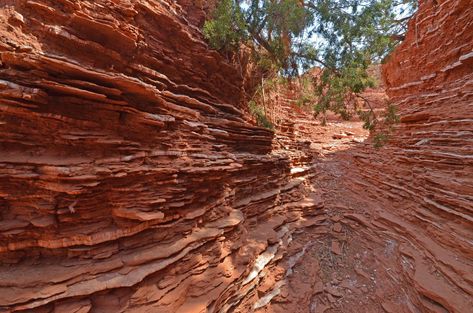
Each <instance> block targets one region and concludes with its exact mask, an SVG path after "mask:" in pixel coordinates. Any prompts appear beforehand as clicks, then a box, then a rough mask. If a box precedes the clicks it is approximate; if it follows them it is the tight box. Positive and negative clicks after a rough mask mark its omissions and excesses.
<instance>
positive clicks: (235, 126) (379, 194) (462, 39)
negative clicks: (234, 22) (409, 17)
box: [0, 0, 473, 313]
mask: <svg viewBox="0 0 473 313" xmlns="http://www.w3.org/2000/svg"><path fill="white" fill-rule="evenodd" d="M208 3H210V2H202V3H200V2H197V1H196V2H192V1H185V0H182V1H170V0H140V1H131V0H123V1H115V0H113V1H111V0H100V1H70V0H60V1H57V0H55V1H53V0H35V1H31V0H28V1H27V0H3V1H2V2H1V5H0V38H1V40H0V60H1V64H0V107H1V109H0V134H1V137H0V312H14V311H24V312H28V311H29V312H84V313H85V312H153V313H154V312H232V310H233V311H234V312H251V311H253V310H254V311H261V312H323V311H326V312H360V308H363V309H364V310H365V311H366V312H382V310H384V311H387V312H446V311H450V312H461V313H466V312H469V310H470V308H471V307H473V304H472V302H471V295H472V294H473V287H472V286H473V277H472V273H473V264H472V259H473V253H472V251H473V249H472V242H473V227H472V225H473V221H472V211H473V208H472V203H473V197H472V195H473V190H472V185H473V166H472V165H473V164H472V163H473V161H472V157H471V156H472V155H473V144H472V140H471V138H472V135H473V110H471V103H472V102H473V70H472V68H473V32H471V29H472V28H473V24H472V23H473V8H472V6H471V1H469V0H447V1H436V2H435V1H423V2H421V5H420V12H419V14H418V15H417V17H416V18H415V19H413V21H411V25H410V30H409V34H408V36H407V39H406V40H405V42H404V43H403V44H402V45H401V46H400V47H399V49H398V50H397V51H396V53H395V54H394V55H393V56H392V57H391V59H390V61H389V63H388V64H387V65H386V66H385V67H384V75H385V77H386V83H387V87H388V93H389V94H390V96H391V97H392V100H393V102H394V103H395V104H396V105H397V106H398V108H399V113H400V115H401V123H400V124H399V125H397V126H396V129H395V133H394V134H393V136H392V140H391V141H390V142H389V144H388V145H386V146H385V147H383V148H381V149H379V150H375V149H373V148H372V145H371V144H370V143H360V140H358V139H356V138H355V139H353V140H351V139H350V138H348V139H346V140H345V139H343V140H345V141H344V142H346V143H347V147H348V148H347V149H346V150H343V149H345V148H343V149H341V148H340V147H341V145H340V144H338V143H335V144H333V145H332V146H330V147H328V146H324V145H325V142H323V140H322V141H320V142H319V141H317V138H316V137H317V136H314V132H313V131H314V130H315V129H317V130H319V131H320V134H325V133H326V131H324V130H322V128H317V127H319V126H317V125H315V124H314V121H312V120H310V119H309V118H307V116H304V114H302V113H300V112H295V111H292V110H291V109H290V106H288V105H287V103H285V104H284V106H283V107H282V109H285V110H288V118H287V120H285V121H282V122H281V125H278V126H277V130H278V131H277V133H276V134H273V133H272V132H271V131H268V130H266V129H262V128H259V127H255V126H254V125H253V124H252V123H251V122H250V119H249V118H248V117H247V116H246V115H245V113H244V89H245V88H244V87H243V85H244V82H243V79H242V77H241V74H240V73H239V72H238V70H237V69H235V68H234V67H233V66H232V65H231V64H229V63H228V62H227V61H226V60H225V59H223V58H222V57H221V56H219V55H218V54H217V53H216V52H214V51H211V50H209V49H208V47H207V45H206V44H205V43H204V42H203V40H202V36H201V34H200V32H199V29H198V28H197V26H196V25H200V23H202V18H203V16H205V14H207V13H206V12H207V11H208V9H209V8H210V5H208ZM188 12H189V13H188ZM334 128H335V129H336V130H337V132H338V131H339V127H338V126H337V125H335V126H334ZM311 130H312V133H311ZM311 136H312V137H311ZM324 136H325V135H324ZM347 136H348V135H346V133H345V134H344V135H343V138H345V137H347ZM305 137H311V138H309V139H304V138H305ZM348 137H349V136H348ZM337 138H338V137H337ZM339 148H340V149H339ZM337 149H339V150H337ZM333 160H335V161H336V162H335V161H333ZM334 190H336V193H333V192H332V191H334ZM329 236H331V237H329ZM350 238H352V239H354V241H353V240H352V241H350V240H349V239H350ZM327 240H328V241H327ZM330 240H331V241H330ZM325 242H328V244H329V246H330V244H331V248H329V250H330V249H331V251H332V252H334V253H335V255H331V254H330V253H331V252H328V254H327V253H326V251H325V250H323V249H322V250H323V251H322V250H317V251H315V250H313V249H319V248H323V247H324V246H323V244H324V243H325ZM340 242H341V245H340V244H339V243H340ZM386 244H387V246H385V245H386ZM361 248H363V249H365V252H363V253H361V252H360V251H361V250H360V249H361ZM318 251H319V252H320V251H321V252H323V253H322V254H323V255H324V256H329V258H328V259H330V258H332V260H335V261H336V262H335V263H337V262H338V263H337V264H338V265H337V264H335V265H336V266H335V265H334V264H330V266H331V268H332V270H333V269H335V270H336V271H339V272H341V271H343V269H346V268H348V267H349V266H350V264H352V263H350V262H352V261H353V262H356V263H357V264H358V265H357V266H361V265H362V263H366V264H368V263H369V262H367V261H365V260H363V256H364V255H367V253H368V254H369V253H371V254H370V255H371V256H372V259H371V261H370V262H371V264H375V265H376V264H378V265H379V264H380V265H379V266H380V267H378V270H379V269H381V268H383V269H386V268H389V270H387V272H385V274H382V273H380V271H378V274H377V276H376V275H374V272H373V273H372V272H369V275H374V276H369V275H368V274H366V271H368V269H366V268H365V270H361V269H360V268H359V267H357V268H356V269H355V272H356V273H355V274H356V275H361V276H367V278H366V277H365V278H359V280H363V279H366V281H368V282H370V280H371V279H373V277H375V278H376V279H377V280H378V281H379V283H378V287H376V286H374V285H369V284H368V283H366V284H365V285H367V287H366V288H367V293H369V292H372V296H373V299H374V300H372V302H369V303H368V302H366V303H368V304H366V305H365V304H364V305H362V306H356V305H358V303H356V305H353V304H350V305H348V306H342V304H341V301H343V300H342V299H347V300H349V299H350V297H349V296H348V293H346V294H344V295H345V296H344V297H341V296H340V295H341V294H343V293H340V291H339V290H338V289H337V288H338V287H334V286H331V285H325V287H324V285H322V287H317V286H318V283H319V281H318V278H317V277H318V276H316V275H315V274H314V273H315V272H316V271H317V269H318V270H319V272H321V273H319V274H320V277H321V279H322V278H324V277H325V278H326V277H327V276H330V275H329V274H327V273H326V272H324V269H325V267H324V266H325V265H326V263H324V262H326V261H327V260H328V259H323V260H321V261H320V262H318V261H316V260H315V257H316V255H317V253H318ZM342 252H343V253H346V255H347V256H348V257H345V258H342V257H343V255H341V256H340V255H338V253H340V254H343V253H342ZM350 253H352V254H350ZM360 254H361V256H360ZM337 258H338V259H337ZM355 259H356V261H354V260H355ZM296 264H302V265H301V267H300V268H298V269H297V270H294V271H293V268H294V267H295V266H296ZM360 264H361V265H360ZM297 266H299V265H297ZM334 266H335V267H334ZM337 266H338V267H337ZM373 266H374V265H373ZM320 269H322V270H320ZM360 273H361V274H360ZM312 274H314V275H312ZM319 274H318V275H319ZM335 274H337V272H335ZM388 274H389V275H388ZM291 275H292V278H291V277H290V276H291ZM347 275H348V274H347ZM383 275H384V276H383ZM335 276H336V275H335ZM335 278H336V277H335ZM327 279H329V280H330V279H331V278H327ZM291 280H292V282H294V284H295V283H297V282H298V283H297V284H296V285H291V286H292V287H291V288H292V289H290V290H289V291H287V290H286V291H284V290H283V289H284V288H283V287H284V286H286V287H287V286H289V285H290V284H291V282H290V281H291ZM335 280H336V279H335ZM365 285H363V288H365V287H364V286H365ZM294 286H295V287H294ZM348 287H350V286H348ZM348 287H347V288H348ZM371 287H373V288H372V289H370V290H368V289H369V288H371ZM375 287H376V288H378V289H376V288H375ZM320 288H321V289H320ZM350 288H354V287H353V286H351V287H350ZM360 288H361V287H360ZM348 289H349V288H348ZM348 289H346V290H348ZM355 289H359V288H358V287H356V288H355ZM344 290H345V289H344ZM322 291H323V292H324V293H322ZM355 291H357V290H355ZM344 292H346V291H344ZM328 294H330V297H331V298H330V297H328ZM332 294H333V296H332ZM322 295H323V297H328V299H329V300H330V301H329V302H324V301H326V298H322ZM355 295H356V296H355V299H356V300H358V299H361V298H362V296H360V295H357V294H356V292H355ZM291 297H292V298H291ZM297 297H299V298H297ZM334 297H335V298H337V299H339V300H336V301H338V302H339V303H338V302H336V301H335V299H333V298H334ZM288 299H292V300H288ZM332 300H333V301H332ZM317 301H319V302H317ZM320 301H321V302H320ZM321 303H322V304H321ZM327 303H328V304H327ZM339 304H340V305H339ZM324 308H325V309H324ZM393 308H394V309H393ZM327 310H328V311H327ZM330 310H332V311H330Z"/></svg>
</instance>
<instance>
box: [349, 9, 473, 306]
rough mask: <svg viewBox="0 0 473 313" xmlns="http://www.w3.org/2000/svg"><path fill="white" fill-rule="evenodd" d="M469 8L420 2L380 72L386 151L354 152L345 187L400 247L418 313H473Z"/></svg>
mask: <svg viewBox="0 0 473 313" xmlns="http://www.w3.org/2000/svg"><path fill="white" fill-rule="evenodd" d="M472 29H473V7H472V6H471V1H468V0H447V1H421V2H420V8H419V12H418V14H417V15H416V16H415V18H413V19H412V20H411V22H410V27H409V32H408V34H407V37H406V40H405V41H404V42H403V43H402V44H401V46H400V47H398V48H397V50H396V51H395V52H394V54H393V55H392V56H391V57H390V58H389V61H388V63H387V64H386V65H385V66H384V68H383V72H384V76H385V80H386V84H387V93H388V95H389V96H390V98H391V101H392V103H393V104H395V105H396V107H397V108H398V113H399V115H400V123H399V124H398V125H396V127H395V131H394V133H393V134H391V140H390V142H389V144H388V145H386V146H385V147H383V148H381V149H379V150H378V151H372V150H370V149H358V150H356V151H354V152H353V153H354V154H355V164H356V167H357V168H358V169H359V171H358V172H356V171H352V172H353V173H354V175H352V177H350V180H349V182H348V185H349V186H351V187H350V188H352V189H353V190H356V192H358V193H359V194H362V196H363V198H365V202H366V198H367V199H369V200H370V202H372V204H371V205H369V204H367V207H369V208H370V209H371V210H372V212H371V214H372V218H373V226H375V228H376V229H378V230H380V231H382V232H384V233H389V234H393V235H394V237H396V238H398V240H399V241H400V248H399V257H400V261H401V262H402V264H404V269H405V270H404V271H403V273H402V274H403V276H404V278H403V279H405V281H406V282H407V283H408V284H410V285H411V286H413V287H414V289H415V291H416V292H417V294H416V297H417V299H416V300H415V301H417V302H418V306H419V307H421V308H422V309H423V311H425V312H469V311H470V310H471V308H472V307H473V302H472V295H473V275H472V274H473V262H472V260H473V140H472V139H473V110H472V103H473V32H472V31H471V30H472Z"/></svg>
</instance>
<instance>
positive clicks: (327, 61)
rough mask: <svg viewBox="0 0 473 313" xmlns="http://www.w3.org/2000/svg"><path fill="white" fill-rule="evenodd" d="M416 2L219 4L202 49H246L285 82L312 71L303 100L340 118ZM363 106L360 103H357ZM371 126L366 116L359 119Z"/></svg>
mask: <svg viewBox="0 0 473 313" xmlns="http://www.w3.org/2000/svg"><path fill="white" fill-rule="evenodd" d="M416 4H417V0H221V1H220V3H219V5H218V7H217V9H216V11H215V13H214V15H213V18H212V19H210V20H208V21H207V22H206V23H205V25H204V29H203V32H204V35H205V37H206V38H207V40H208V41H209V43H210V45H211V46H212V47H214V48H215V49H218V50H222V51H227V52H229V51H230V52H231V51H236V50H238V49H240V47H242V46H243V45H244V46H246V47H250V48H251V50H252V56H253V58H254V61H255V62H257V63H258V64H259V65H260V66H261V67H262V68H264V69H266V70H268V71H270V72H273V73H274V72H277V73H279V75H282V76H285V77H291V76H298V75H300V74H301V73H302V72H305V71H306V70H308V69H310V68H313V67H320V68H321V70H322V71H321V75H320V78H319V79H316V80H313V85H314V86H313V88H312V89H311V90H313V92H314V94H313V95H310V96H308V95H304V97H305V99H301V101H302V102H304V103H306V102H311V101H314V102H313V103H312V105H313V107H314V110H315V112H316V113H325V112H326V111H327V110H331V111H334V112H337V113H339V114H340V115H341V116H342V117H344V118H349V117H350V116H351V115H352V114H353V113H354V111H353V110H352V109H350V108H353V107H355V108H356V105H355V106H350V103H353V102H354V101H355V100H354V99H356V98H357V97H358V95H359V94H360V93H361V92H362V91H363V90H365V89H366V88H368V87H372V86H374V81H373V79H372V78H371V77H370V76H369V75H368V72H367V70H368V67H369V66H370V65H371V64H373V63H379V62H381V61H382V60H383V59H384V58H385V57H386V56H387V55H388V54H389V52H390V51H392V49H393V48H394V47H395V46H396V44H397V43H398V42H399V41H400V40H402V38H403V36H404V32H405V30H406V23H407V21H408V19H409V17H410V16H411V15H412V14H413V12H414V10H415V9H416ZM362 102H363V101H362ZM358 112H360V114H361V115H362V117H364V118H366V120H367V121H368V123H367V128H372V127H373V123H370V122H369V121H370V120H374V119H375V116H374V115H373V114H374V112H371V114H364V115H365V116H363V112H362V111H358Z"/></svg>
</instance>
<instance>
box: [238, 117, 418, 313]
mask: <svg viewBox="0 0 473 313" xmlns="http://www.w3.org/2000/svg"><path fill="white" fill-rule="evenodd" d="M367 135H368V133H367V132H366V131H364V130H363V129H362V127H361V123H360V122H332V123H329V125H328V126H326V127H322V126H314V125H312V129H311V136H310V137H309V138H310V148H311V149H312V151H313V153H314V154H316V155H317V157H315V158H314V159H313V161H312V164H311V166H312V176H311V179H310V180H309V181H310V183H309V186H308V189H310V190H311V192H310V194H308V196H307V198H308V201H313V202H322V203H323V206H322V208H321V209H319V211H318V212H315V213H314V214H313V216H312V217H311V218H310V219H309V223H310V224H311V225H312V226H310V227H305V228H302V229H301V230H299V231H296V232H295V233H294V234H293V235H292V237H291V238H289V240H288V243H287V246H286V248H285V251H281V252H280V255H279V257H276V260H275V262H274V264H273V265H269V266H268V270H267V271H266V273H265V275H264V277H262V283H260V284H259V286H258V287H257V290H256V292H255V295H254V296H253V298H252V299H247V300H244V301H242V304H241V305H240V306H239V307H238V308H237V309H236V310H235V312H250V311H254V312H260V313H263V312H265V313H278V312H281V313H288V312H291V313H292V312H294V313H296V312H300V313H307V312H310V313H322V312H327V313H335V312H343V313H348V312H353V313H360V312H393V313H394V312H396V313H398V312H416V309H415V306H414V305H413V304H412V303H411V302H410V299H411V298H412V297H411V296H412V295H410V294H409V290H408V289H407V288H405V287H404V286H403V282H404V284H405V278H403V277H401V275H402V274H401V273H402V272H403V270H402V269H401V268H399V266H400V265H399V264H400V263H399V262H398V260H399V259H400V258H401V256H400V255H399V252H398V249H397V248H398V242H397V241H396V239H394V238H393V237H390V236H389V234H387V233H384V232H383V231H380V230H378V229H374V228H373V227H372V226H371V222H370V220H371V219H372V211H370V210H372V207H373V205H372V202H371V203H369V201H368V200H369V199H366V201H365V200H364V199H362V198H359V196H358V195H357V193H356V191H354V190H351V188H350V185H349V180H347V175H349V173H350V171H351V170H352V166H350V164H351V163H353V158H354V157H355V156H354V152H353V151H355V150H356V146H357V145H360V144H362V142H363V141H364V140H365V139H366V138H367ZM311 198H312V199H311ZM368 224H370V225H369V226H368ZM404 265H405V266H406V267H409V263H408V260H405V263H404Z"/></svg>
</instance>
